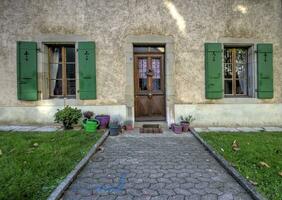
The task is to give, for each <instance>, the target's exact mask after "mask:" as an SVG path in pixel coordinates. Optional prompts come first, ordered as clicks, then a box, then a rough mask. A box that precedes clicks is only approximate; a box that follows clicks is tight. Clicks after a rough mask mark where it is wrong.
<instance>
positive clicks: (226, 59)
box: [224, 48, 232, 63]
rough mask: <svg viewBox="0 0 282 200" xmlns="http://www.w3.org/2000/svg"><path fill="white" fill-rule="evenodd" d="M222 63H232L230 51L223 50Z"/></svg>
mask: <svg viewBox="0 0 282 200" xmlns="http://www.w3.org/2000/svg"><path fill="white" fill-rule="evenodd" d="M224 63H232V49H228V48H225V49H224Z"/></svg>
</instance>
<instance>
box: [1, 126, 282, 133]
mask: <svg viewBox="0 0 282 200" xmlns="http://www.w3.org/2000/svg"><path fill="white" fill-rule="evenodd" d="M61 130H63V128H62V127H61V126H58V125H0V131H8V132H10V131H11V132H14V131H18V132H53V131H61ZM195 131H196V132H271V131H274V132H275V131H278V132H282V127H274V126H268V127H236V128H235V127H205V128H203V127H195Z"/></svg>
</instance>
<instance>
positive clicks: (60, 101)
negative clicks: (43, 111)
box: [40, 97, 77, 106]
mask: <svg viewBox="0 0 282 200" xmlns="http://www.w3.org/2000/svg"><path fill="white" fill-rule="evenodd" d="M40 105H44V106H54V105H56V106H64V105H70V106H75V105H77V99H76V98H54V97H53V98H50V99H42V100H40Z"/></svg>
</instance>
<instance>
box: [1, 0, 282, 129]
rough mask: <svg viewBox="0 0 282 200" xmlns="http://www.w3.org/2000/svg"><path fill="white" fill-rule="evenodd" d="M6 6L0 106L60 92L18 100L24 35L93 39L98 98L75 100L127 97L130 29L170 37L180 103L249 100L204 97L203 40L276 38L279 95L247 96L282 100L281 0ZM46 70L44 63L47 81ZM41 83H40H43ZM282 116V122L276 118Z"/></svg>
mask: <svg viewBox="0 0 282 200" xmlns="http://www.w3.org/2000/svg"><path fill="white" fill-rule="evenodd" d="M0 13H1V15H0V86H1V90H0V97H1V98H0V107H2V108H4V107H6V108H7V107H15V106H16V107H25V106H29V107H30V106H40V105H54V106H56V105H58V100H40V101H36V102H24V101H18V100H17V96H16V94H17V91H16V88H17V87H16V41H18V40H29V41H37V42H38V43H39V44H40V43H41V42H48V41H73V42H76V41H79V40H90V41H95V42H96V46H97V49H96V54H97V62H96V63H97V95H98V99H97V100H93V101H80V100H77V101H76V102H75V103H74V105H77V106H83V105H87V106H89V105H90V106H91V105H93V106H94V105H127V104H128V103H127V99H126V97H127V96H126V85H127V82H126V81H127V80H129V79H127V78H126V76H127V71H126V50H125V48H127V44H126V41H127V38H128V36H138V35H158V36H168V37H171V38H172V40H173V55H174V63H173V69H174V78H173V84H174V86H175V87H174V103H175V104H178V105H183V106H186V105H190V104H191V105H194V104H199V106H200V105H201V104H206V103H207V104H226V103H230V101H231V104H233V103H236V104H237V103H240V101H242V103H245V102H244V100H240V99H239V100H238V99H237V100H235V101H234V100H226V99H221V100H216V101H207V100H206V99H205V95H204V94H205V84H204V81H205V78H204V73H205V72H204V43H205V42H229V43H233V42H235V43H252V44H255V43H258V42H260V43H262V42H268V43H273V45H274V57H273V59H274V91H275V92H274V98H273V99H272V100H264V101H261V100H257V99H251V100H248V101H251V103H252V104H253V103H255V104H273V103H275V104H281V103H282V78H281V77H282V57H281V55H282V48H281V47H282V6H281V0H267V1H266V0H204V1H202V0H173V1H168V0H63V1H62V0H52V1H44V0H40V1H38V0H1V2H0ZM39 54H43V52H41V53H39ZM39 57H40V58H43V57H44V56H42V55H39ZM39 60H40V59H39ZM42 71H44V70H42V69H41V70H39V72H40V76H39V79H40V80H41V82H43V81H42V79H43V78H42V76H43V74H42ZM41 85H42V84H40V87H41V88H39V90H43V86H41ZM59 101H62V100H59ZM2 111H3V110H2ZM6 111H7V110H6ZM6 111H5V113H6ZM127 112H128V111H127ZM254 112H255V111H254ZM3 113H4V112H2V115H4V114H3ZM0 114H1V113H0ZM203 123H205V122H203ZM279 123H281V124H282V122H278V123H276V124H278V125H279ZM223 124H224V123H223Z"/></svg>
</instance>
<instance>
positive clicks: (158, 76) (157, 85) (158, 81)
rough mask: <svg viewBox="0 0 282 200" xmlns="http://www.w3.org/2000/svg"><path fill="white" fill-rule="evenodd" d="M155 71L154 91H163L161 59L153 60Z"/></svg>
mask: <svg viewBox="0 0 282 200" xmlns="http://www.w3.org/2000/svg"><path fill="white" fill-rule="evenodd" d="M152 70H153V90H160V89H161V60H160V59H159V58H153V59H152Z"/></svg>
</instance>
